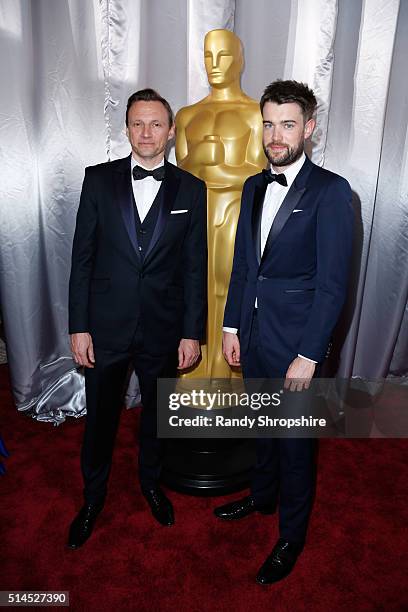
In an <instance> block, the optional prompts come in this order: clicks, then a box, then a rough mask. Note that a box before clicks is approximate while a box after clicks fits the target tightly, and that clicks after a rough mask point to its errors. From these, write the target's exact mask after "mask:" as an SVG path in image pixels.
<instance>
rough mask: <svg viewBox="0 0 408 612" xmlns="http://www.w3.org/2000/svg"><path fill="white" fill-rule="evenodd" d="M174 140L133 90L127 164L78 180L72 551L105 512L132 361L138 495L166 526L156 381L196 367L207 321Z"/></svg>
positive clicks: (189, 187) (197, 230)
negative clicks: (78, 439) (77, 403)
mask: <svg viewBox="0 0 408 612" xmlns="http://www.w3.org/2000/svg"><path fill="white" fill-rule="evenodd" d="M174 130H175V127H174V119H173V113H172V110H171V108H170V106H169V104H168V102H167V100H165V99H164V98H162V97H161V96H160V95H159V94H158V93H157V92H155V91H154V90H152V89H144V90H140V91H138V92H136V93H134V94H133V95H132V96H130V98H129V100H128V104H127V109H126V133H127V136H128V138H129V142H130V145H131V147H132V153H131V155H129V156H128V157H125V158H123V159H118V160H115V161H112V162H108V163H103V164H99V165H97V166H91V167H89V168H87V169H86V171H85V179H84V183H83V186H82V193H81V201H80V205H79V209H78V215H77V223H76V229H75V236H74V243H73V249H72V268H71V278H70V287H69V331H70V334H71V348H72V352H73V355H74V359H75V361H76V362H77V363H78V364H79V365H81V366H84V367H85V390H86V404H87V406H86V407H87V415H86V424H85V434H84V441H83V445H82V452H81V467H82V475H83V479H84V500H85V504H84V506H83V507H82V508H81V510H80V512H79V514H78V515H77V516H76V517H75V519H74V521H73V522H72V524H71V527H70V532H69V541H68V544H69V546H70V547H71V548H79V547H80V546H82V545H83V544H84V543H85V541H86V540H87V539H88V538H89V536H90V535H91V533H92V529H93V526H94V523H95V520H96V518H97V516H98V514H99V513H100V511H101V510H102V507H103V505H104V501H105V497H106V494H107V486H108V478H109V473H110V469H111V465H112V453H113V447H114V442H115V436H116V432H117V428H118V423H119V416H120V409H121V406H122V399H123V398H122V393H123V386H124V383H125V379H126V375H127V371H128V367H129V364H130V363H132V365H133V367H134V369H135V371H136V374H137V375H138V378H139V383H140V391H141V398H142V404H143V408H142V414H141V419H140V435H139V479H140V484H141V489H142V493H143V495H144V497H145V499H146V501H147V502H148V504H149V506H150V509H151V511H152V514H153V516H154V518H155V519H156V520H157V521H158V522H159V523H160V524H162V525H172V524H173V523H174V515H173V507H172V504H171V502H170V500H169V499H168V498H167V497H166V495H165V494H164V492H163V491H162V490H161V489H160V487H159V484H158V483H159V476H160V470H161V460H162V454H163V446H162V441H161V440H159V439H157V435H156V430H157V415H156V408H157V407H156V404H157V400H156V395H157V393H156V383H157V379H158V378H161V377H163V378H175V376H176V374H177V368H179V369H184V368H188V367H190V366H191V365H193V364H194V363H195V361H196V360H197V358H198V357H199V354H200V346H199V340H200V339H201V338H202V337H203V336H204V334H205V321H206V311H207V305H206V285H207V283H206V272H207V240H206V219H207V215H206V189H205V184H204V183H203V182H202V181H201V180H199V179H197V178H196V177H194V176H193V175H191V174H189V173H188V172H186V171H184V170H181V169H180V168H177V167H176V166H174V165H173V164H171V163H169V162H168V161H166V159H165V158H164V153H165V148H166V145H167V143H168V141H169V140H171V139H172V138H173V136H174Z"/></svg>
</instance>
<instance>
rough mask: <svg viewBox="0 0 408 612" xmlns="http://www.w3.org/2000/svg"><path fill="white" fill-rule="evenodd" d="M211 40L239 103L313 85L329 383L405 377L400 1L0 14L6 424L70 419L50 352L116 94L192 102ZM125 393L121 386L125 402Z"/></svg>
mask: <svg viewBox="0 0 408 612" xmlns="http://www.w3.org/2000/svg"><path fill="white" fill-rule="evenodd" d="M217 27H219V28H222V27H226V28H230V29H233V30H234V31H235V32H236V33H237V34H238V35H239V36H240V38H241V39H242V41H243V44H244V50H245V70H244V74H243V81H242V82H243V88H244V90H245V91H246V92H247V93H248V94H249V95H251V96H252V97H254V98H259V97H260V95H261V93H262V90H263V88H264V87H265V85H266V84H267V83H269V82H271V81H272V80H274V79H275V78H279V77H283V78H296V79H300V80H304V81H307V82H309V83H310V84H311V85H312V86H313V87H314V89H315V91H316V92H317V95H318V99H319V108H318V124H319V127H318V130H317V132H316V134H315V136H314V138H313V146H312V149H311V155H312V158H313V159H314V161H316V163H319V164H324V165H325V166H326V167H328V168H330V169H332V170H334V171H337V172H339V173H340V174H343V175H344V176H346V177H347V178H348V180H349V181H350V183H351V185H352V188H353V191H354V200H355V201H354V203H355V208H356V214H357V224H356V236H355V253H354V260H353V274H352V282H351V287H350V294H349V299H348V303H347V307H346V309H345V311H344V315H343V318H342V322H341V325H340V326H339V330H338V341H337V346H341V345H342V344H343V350H342V352H341V354H340V355H335V356H334V357H333V359H335V358H338V359H339V372H340V374H341V375H342V376H349V375H353V376H362V377H366V378H376V377H385V376H387V375H389V374H394V375H407V372H408V325H407V321H408V312H407V295H408V274H407V268H408V223H407V207H408V206H407V195H408V168H407V166H408V164H407V152H406V151H407V147H406V141H407V123H408V105H407V102H406V100H407V99H408V96H407V88H408V85H407V83H406V79H405V65H404V63H406V62H405V58H406V57H407V51H408V48H407V47H408V36H407V34H408V31H407V30H408V3H406V2H402V1H398V0H339V1H338V2H337V1H336V0H290V1H288V2H281V1H280V0H256V1H254V2H247V1H245V0H235V1H233V0H206V2H196V1H195V0H87V1H86V2H83V1H82V0H32V1H29V0H0V79H1V80H0V82H1V83H2V85H3V96H2V110H1V113H0V173H1V181H0V198H1V209H0V210H1V223H0V232H1V242H0V295H1V308H2V316H3V320H4V325H5V331H6V336H7V349H8V357H9V363H10V372H11V377H12V386H13V393H14V397H15V401H16V405H17V408H18V409H19V410H24V411H29V412H32V414H33V416H35V417H36V418H39V419H43V420H50V421H53V422H55V423H58V422H61V421H63V420H64V419H65V418H66V416H67V415H72V416H80V415H82V414H83V413H84V410H85V401H84V387H83V377H82V375H81V373H79V372H78V371H77V370H76V369H75V367H74V364H73V362H72V359H71V356H70V351H69V344H68V337H67V288H68V276H69V267H70V252H71V242H72V235H73V229H74V223H75V215H76V210H77V206H78V201H79V193H80V189H81V183H82V178H83V171H84V167H85V166H86V165H89V164H95V163H98V162H101V161H105V160H107V159H115V158H117V157H120V156H123V155H126V154H127V153H128V152H129V145H128V143H127V140H126V136H125V131H124V110H125V105H126V100H127V97H128V95H129V94H130V93H131V92H132V91H135V90H136V89H138V88H141V87H146V86H153V87H155V88H157V89H158V90H159V91H160V92H161V93H162V94H163V95H164V96H165V97H167V98H168V99H169V101H170V103H171V104H172V106H173V107H174V109H175V110H178V108H180V107H181V106H184V105H186V104H190V103H192V102H194V101H196V100H198V99H200V98H202V97H203V96H204V95H206V93H207V91H208V89H207V80H206V75H205V71H204V67H203V62H202V56H203V35H204V33H205V32H206V31H208V30H210V29H214V28H217ZM170 158H171V159H173V160H174V153H173V152H171V153H170ZM136 395H137V388H136V383H135V381H133V385H132V384H131V385H130V391H129V397H128V403H130V404H131V403H134V402H135V401H137V397H136Z"/></svg>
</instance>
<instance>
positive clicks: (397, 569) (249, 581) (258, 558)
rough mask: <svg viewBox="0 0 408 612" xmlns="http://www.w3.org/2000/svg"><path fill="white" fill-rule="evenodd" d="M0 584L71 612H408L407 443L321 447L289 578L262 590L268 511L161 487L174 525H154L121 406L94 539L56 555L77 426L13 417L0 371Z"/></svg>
mask: <svg viewBox="0 0 408 612" xmlns="http://www.w3.org/2000/svg"><path fill="white" fill-rule="evenodd" d="M0 383H1V395H0V407H1V412H0V432H1V434H2V436H3V438H4V440H5V442H6V444H7V447H8V450H9V452H10V453H11V456H10V457H9V459H7V460H5V461H4V463H5V464H6V467H7V472H6V475H5V476H0V491H1V497H0V499H1V507H0V531H1V532H0V546H1V548H0V550H1V556H0V590H23V589H24V590H29V589H31V590H65V591H69V592H70V602H71V605H70V609H71V610H75V611H76V610H87V611H88V610H91V609H94V610H96V611H97V612H101V611H105V610H106V611H109V612H113V611H115V612H120V611H122V610H126V611H128V610H141V611H144V610H146V611H147V610H149V611H160V612H161V611H167V610H169V611H170V610H172V611H174V610H175V609H177V610H180V611H182V612H184V611H185V612H195V611H197V612H205V611H207V610H208V611H209V610H211V611H215V612H219V611H228V612H230V611H231V612H232V611H234V612H235V611H238V612H241V611H245V612H247V611H249V610H255V611H258V610H259V611H261V610H274V611H280V610H290V611H291V612H292V611H293V612H298V611H300V610H307V611H313V612H318V611H325V612H326V611H330V612H333V611H337V610H352V611H353V612H355V611H366V610H367V611H368V610H370V611H372V610H378V611H380V610H384V611H387V612H389V611H394V610H407V609H408V592H407V591H408V587H407V549H408V537H407V536H408V533H407V524H408V463H407V452H406V450H407V442H406V441H405V440H385V439H379V440H353V441H351V440H341V441H333V440H322V441H321V446H320V455H319V478H318V488H317V499H316V504H315V508H314V512H313V515H312V521H311V526H310V532H309V540H308V543H307V546H306V548H305V550H304V552H303V554H302V555H301V557H300V558H299V561H298V564H297V566H296V568H295V570H294V572H293V573H292V574H291V575H290V576H289V577H288V578H287V579H286V580H284V581H283V582H281V583H279V584H277V585H275V586H270V587H261V586H258V585H257V584H255V583H254V576H255V574H256V571H257V569H258V567H259V566H260V564H261V563H262V562H263V560H264V558H265V556H266V555H267V554H269V552H270V549H271V548H272V546H273V544H274V542H275V539H276V537H277V525H276V517H270V516H269V517H268V516H262V515H252V516H250V517H248V518H246V519H244V520H242V521H240V522H237V523H232V524H229V523H227V524H224V523H221V522H219V521H217V520H216V519H215V517H213V515H212V508H213V507H214V506H215V505H218V504H219V503H222V502H223V501H224V500H230V499H233V498H234V496H229V497H228V498H217V499H214V498H213V499H203V498H190V497H185V496H183V495H178V494H175V493H172V492H170V496H171V499H172V500H173V502H174V507H175V513H176V525H175V526H174V527H170V528H165V527H160V526H159V525H158V524H156V523H155V522H154V520H153V519H152V518H151V516H150V513H149V512H148V510H147V509H146V506H145V503H144V501H143V499H142V498H141V496H140V494H139V490H138V484H137V477H136V452H135V445H136V429H137V420H138V415H137V412H136V411H134V410H133V411H125V412H124V413H123V416H122V421H121V427H120V431H119V436H118V443H117V447H116V453H115V460H114V467H113V470H112V475H111V485H110V492H109V497H108V500H107V504H106V506H105V510H104V512H103V514H102V515H101V517H100V519H99V521H98V523H97V526H96V528H95V531H94V534H93V536H92V538H91V539H90V540H89V541H88V542H87V544H86V545H85V546H84V547H83V548H82V549H80V550H78V551H71V550H68V549H66V548H65V542H66V537H67V528H68V525H69V523H70V521H71V519H72V518H73V516H74V514H75V512H76V511H77V509H79V507H80V505H81V489H82V483H81V478H80V470H79V448H80V442H81V436H82V428H83V421H82V420H75V419H70V420H69V421H67V422H65V423H64V424H62V425H61V426H59V427H53V426H52V425H50V424H46V423H38V422H36V421H34V420H32V419H30V418H27V416H25V415H24V414H19V413H17V411H16V410H15V408H14V407H13V404H12V400H11V396H10V390H9V383H8V371H7V367H6V366H0Z"/></svg>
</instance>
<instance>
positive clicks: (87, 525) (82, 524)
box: [68, 503, 103, 549]
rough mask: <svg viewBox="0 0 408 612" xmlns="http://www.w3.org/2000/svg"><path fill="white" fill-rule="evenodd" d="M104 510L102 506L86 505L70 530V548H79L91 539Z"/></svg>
mask: <svg viewBox="0 0 408 612" xmlns="http://www.w3.org/2000/svg"><path fill="white" fill-rule="evenodd" d="M102 508H103V503H102V504H85V505H84V506H82V508H81V510H80V511H79V513H78V514H77V516H76V517H75V518H74V520H73V521H72V523H71V526H70V528H69V537H68V546H69V548H74V549H75V548H79V547H80V546H82V544H85V542H86V541H87V539H88V538H89V537H90V535H91V533H92V530H93V527H94V524H95V521H96V518H97V516H98V514H99V513H100V511H101V510H102Z"/></svg>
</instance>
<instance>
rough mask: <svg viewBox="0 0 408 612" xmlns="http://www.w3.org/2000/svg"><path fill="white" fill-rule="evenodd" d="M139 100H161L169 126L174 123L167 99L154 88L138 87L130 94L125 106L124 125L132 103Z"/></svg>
mask: <svg viewBox="0 0 408 612" xmlns="http://www.w3.org/2000/svg"><path fill="white" fill-rule="evenodd" d="M139 101H143V102H161V103H162V104H163V106H164V108H165V109H166V111H167V114H168V116H169V125H170V127H171V126H172V125H173V123H174V115H173V111H172V110H171V106H170V104H169V103H168V102H167V100H165V99H164V98H162V97H161V95H160V94H158V93H157V91H155V90H154V89H140V90H139V91H136V92H135V93H134V94H132V95H131V96H130V98H129V100H128V102H127V107H126V126H127V125H128V117H129V110H130V107H131V106H132V104H134V103H135V102H139Z"/></svg>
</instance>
